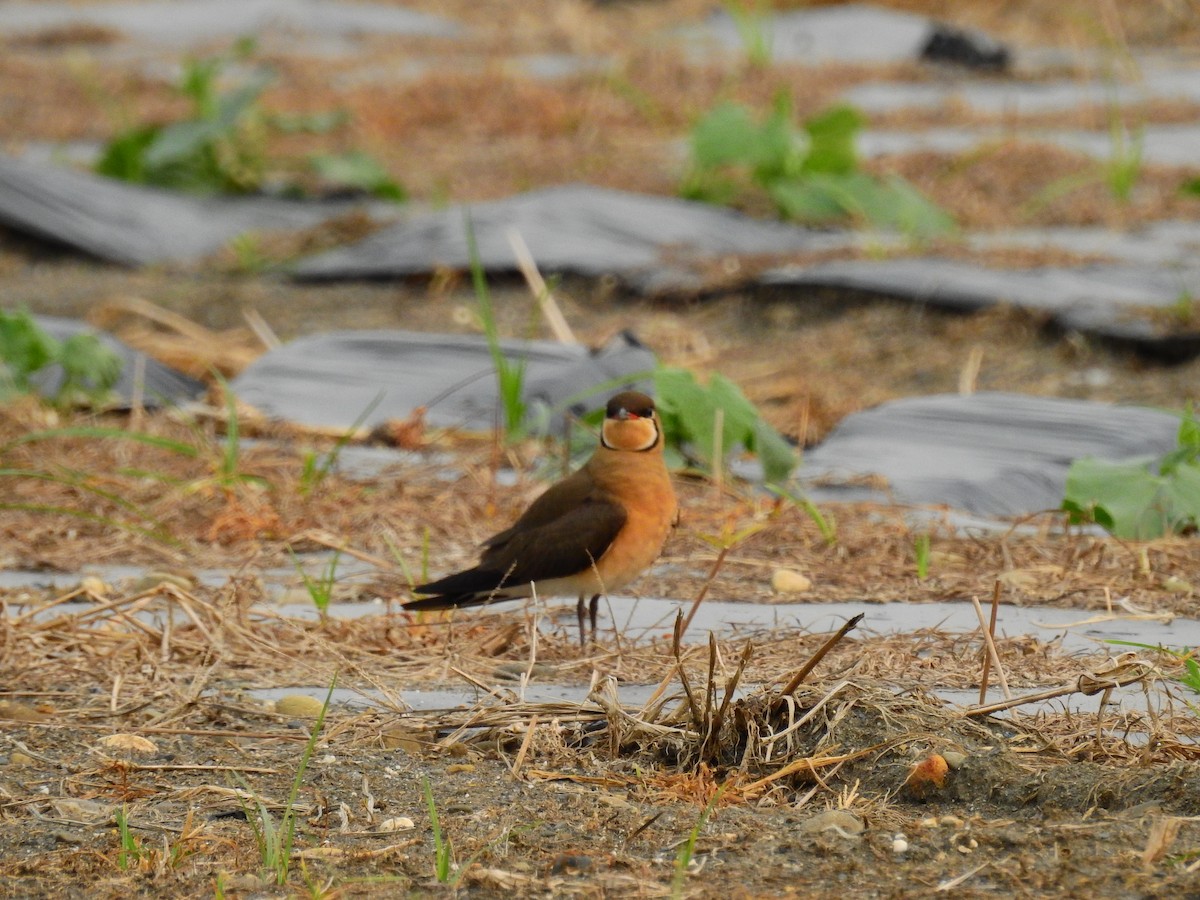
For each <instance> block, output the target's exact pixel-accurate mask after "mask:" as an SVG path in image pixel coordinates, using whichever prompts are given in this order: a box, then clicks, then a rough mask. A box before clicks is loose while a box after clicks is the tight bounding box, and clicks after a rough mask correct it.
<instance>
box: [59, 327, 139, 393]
mask: <svg viewBox="0 0 1200 900" xmlns="http://www.w3.org/2000/svg"><path fill="white" fill-rule="evenodd" d="M59 361H60V363H61V364H62V370H63V381H62V385H61V386H60V387H59V389H58V399H59V400H60V401H64V400H65V401H68V402H71V401H72V400H73V399H74V398H73V395H74V394H76V393H78V394H81V395H82V396H83V397H84V398H85V399H87V400H91V401H93V402H100V401H102V400H104V399H105V398H106V397H107V396H108V393H109V391H111V390H112V389H113V386H114V385H115V384H116V383H117V379H118V378H120V377H121V369H122V367H123V365H124V363H123V362H122V361H121V357H120V356H118V355H117V354H116V353H114V352H113V351H112V350H110V349H109V348H108V347H106V346H105V345H104V343H103V342H102V341H101V340H100V339H99V338H98V337H96V336H95V335H94V334H74V335H71V337H69V338H68V339H67V340H66V341H65V342H64V343H63V345H62V349H61V351H60V353H59Z"/></svg>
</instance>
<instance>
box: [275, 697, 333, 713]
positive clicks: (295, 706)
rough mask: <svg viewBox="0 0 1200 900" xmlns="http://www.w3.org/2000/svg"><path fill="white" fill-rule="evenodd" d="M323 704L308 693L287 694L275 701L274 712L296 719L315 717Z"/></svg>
mask: <svg viewBox="0 0 1200 900" xmlns="http://www.w3.org/2000/svg"><path fill="white" fill-rule="evenodd" d="M324 705H325V704H324V703H322V702H321V701H320V700H318V699H317V698H316V697H310V696H308V694H288V695H287V696H286V697H280V698H279V699H278V700H276V701H275V712H277V713H279V714H280V715H281V716H292V717H293V718H296V719H315V718H316V717H317V716H319V715H320V714H321V708H322V707H323V706H324Z"/></svg>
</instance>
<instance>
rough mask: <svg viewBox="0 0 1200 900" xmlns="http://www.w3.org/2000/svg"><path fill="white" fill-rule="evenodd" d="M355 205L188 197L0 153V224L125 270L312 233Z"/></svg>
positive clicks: (200, 256) (264, 199)
mask: <svg viewBox="0 0 1200 900" xmlns="http://www.w3.org/2000/svg"><path fill="white" fill-rule="evenodd" d="M358 206H359V204H355V203H348V202H346V201H337V202H317V201H305V202H300V201H289V200H279V199H275V198H269V197H237V198H216V197H214V198H204V197H192V196H188V195H187V194H179V193H175V192H173V191H165V190H158V189H156V188H148V187H142V186H139V185H133V184H126V183H124V182H121V181H116V180H114V179H111V178H102V177H100V176H98V175H93V174H91V173H89V172H81V171H78V170H75V169H70V168H66V167H64V166H56V165H46V164H43V163H36V162H30V161H27V160H22V159H16V158H14V157H11V156H5V155H3V154H0V224H2V225H7V226H9V227H10V228H12V229H14V230H16V231H19V232H22V233H24V234H29V235H32V236H34V237H38V238H42V239H43V240H47V241H50V242H51V243H54V244H58V245H63V246H67V247H72V248H74V249H76V250H80V251H82V252H84V253H87V254H90V255H92V256H95V257H98V258H100V259H103V260H107V261H109V262H114V263H120V264H122V265H127V266H138V265H154V264H158V263H165V262H176V263H188V262H195V261H196V260H199V259H202V258H203V257H205V256H208V255H209V254H211V253H215V252H216V251H217V250H220V249H221V248H222V247H224V246H225V245H226V244H228V243H229V241H230V240H232V239H233V238H235V237H237V236H238V235H241V234H245V233H247V232H252V231H274V230H280V231H292V230H300V229H304V228H312V227H314V226H316V225H319V224H320V223H321V222H324V221H325V220H327V219H330V218H332V217H334V216H338V215H342V214H344V213H346V212H347V211H348V210H350V209H353V208H357V207H358Z"/></svg>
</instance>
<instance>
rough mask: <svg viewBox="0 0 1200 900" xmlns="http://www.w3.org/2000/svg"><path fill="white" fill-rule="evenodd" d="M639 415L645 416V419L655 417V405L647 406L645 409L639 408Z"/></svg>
mask: <svg viewBox="0 0 1200 900" xmlns="http://www.w3.org/2000/svg"><path fill="white" fill-rule="evenodd" d="M637 415H638V416H639V417H640V418H643V419H650V418H653V417H654V407H653V406H647V407H646V408H645V409H639V410H638V411H637Z"/></svg>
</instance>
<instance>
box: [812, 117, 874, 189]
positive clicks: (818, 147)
mask: <svg viewBox="0 0 1200 900" xmlns="http://www.w3.org/2000/svg"><path fill="white" fill-rule="evenodd" d="M862 126H863V119H862V116H861V115H860V114H859V113H858V111H857V110H856V109H854V108H853V107H851V106H834V107H831V108H830V109H827V110H825V111H824V112H821V113H818V114H817V115H815V116H813V117H812V118H810V119H808V120H807V121H806V122H805V123H804V130H805V131H806V132H808V137H809V143H808V155H807V156H806V157H805V158H804V167H803V171H804V172H822V173H825V174H828V175H848V174H850V173H851V172H853V171H855V169H857V168H858V155H857V153H856V152H855V150H854V139H855V137H856V136H857V134H858V132H859V130H860V129H861V128H862Z"/></svg>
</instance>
